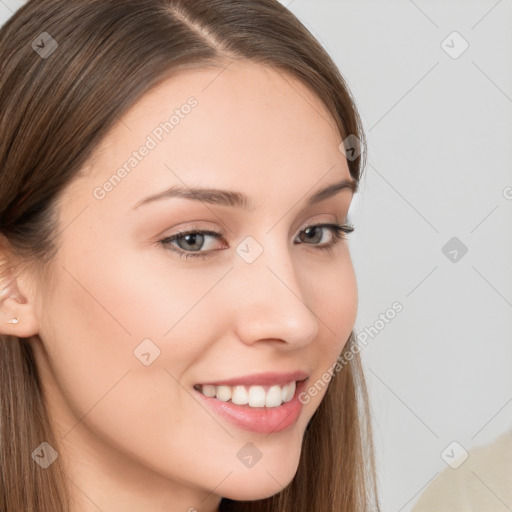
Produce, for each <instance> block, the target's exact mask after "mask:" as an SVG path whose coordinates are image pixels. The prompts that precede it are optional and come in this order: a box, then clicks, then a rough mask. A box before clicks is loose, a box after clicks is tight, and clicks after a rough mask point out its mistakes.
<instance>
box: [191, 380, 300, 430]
mask: <svg viewBox="0 0 512 512" xmlns="http://www.w3.org/2000/svg"><path fill="white" fill-rule="evenodd" d="M306 382H307V380H304V381H301V382H298V383H296V389H295V394H294V395H293V398H292V399H291V400H290V401H289V402H284V403H283V404H281V405H280V406H278V407H250V406H249V405H236V404H234V403H233V402H231V401H228V402H223V401H222V400H217V398H213V397H209V396H206V395H203V393H201V392H200V391H197V389H194V391H195V392H196V393H197V394H198V395H199V396H200V398H201V400H203V401H204V402H205V404H206V405H207V406H208V407H210V408H211V409H212V410H213V411H214V412H216V413H217V414H219V415H221V416H223V417H224V418H226V419H227V420H229V421H230V422H231V423H234V424H235V425H236V426H238V427H240V428H241V429H244V430H249V431H251V432H255V433H256V434H276V433H278V432H282V431H283V430H286V429H289V428H291V427H292V426H293V425H294V424H295V423H296V422H297V420H298V419H299V416H300V413H301V412H302V407H303V404H302V402H300V401H299V394H300V393H301V391H302V390H303V389H304V388H305V386H306Z"/></svg>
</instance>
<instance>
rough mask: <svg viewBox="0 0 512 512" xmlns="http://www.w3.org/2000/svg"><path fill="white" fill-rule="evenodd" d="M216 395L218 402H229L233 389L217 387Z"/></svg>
mask: <svg viewBox="0 0 512 512" xmlns="http://www.w3.org/2000/svg"><path fill="white" fill-rule="evenodd" d="M215 395H216V396H217V400H222V401H223V402H227V401H228V400H229V399H230V398H231V388H230V387H229V386H216V390H215Z"/></svg>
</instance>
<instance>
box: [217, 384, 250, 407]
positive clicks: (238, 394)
mask: <svg viewBox="0 0 512 512" xmlns="http://www.w3.org/2000/svg"><path fill="white" fill-rule="evenodd" d="M213 387H214V388H215V386H213ZM213 396H215V395H213ZM231 401H232V402H233V403H234V404H236V405H245V404H247V403H249V393H247V391H246V389H245V388H244V386H234V387H233V393H232V395H231Z"/></svg>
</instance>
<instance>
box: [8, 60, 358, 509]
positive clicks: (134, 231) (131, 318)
mask: <svg viewBox="0 0 512 512" xmlns="http://www.w3.org/2000/svg"><path fill="white" fill-rule="evenodd" d="M208 84H209V85H208ZM205 87H206V88H205ZM190 96H194V97H195V98H197V100H198V105H197V107H196V108H194V109H193V110H192V112H191V113H190V114H189V115H188V116H186V117H185V118H184V119H182V120H180V124H179V125H178V126H177V127H176V128H175V129H174V130H173V131H172V132H171V133H170V134H168V135H166V136H165V138H164V140H163V141H162V142H161V143H159V144H158V146H157V148H155V149H153V150H152V151H151V152H150V154H149V155H148V156H146V157H145V158H144V159H143V160H142V161H141V162H140V163H139V164H138V165H137V167H136V168H134V169H133V170H132V171H131V172H130V174H129V175H127V176H126V177H125V178H124V179H123V180H122V182H121V183H120V184H118V185H117V186H116V187H115V188H114V190H112V191H111V192H109V193H108V194H107V195H106V197H105V198H104V199H102V200H98V199H96V198H95V197H93V190H94V189H95V188H96V187H98V186H100V187H101V186H102V184H104V183H105V182H106V181H107V180H108V179H109V177H111V176H112V174H113V173H114V172H115V170H116V169H118V168H119V167H120V166H121V165H122V164H123V163H124V162H126V161H127V160H128V158H129V157H130V156H131V154H132V152H133V151H134V150H136V149H138V148H140V146H141V145H142V144H144V141H145V140H146V137H147V136H148V134H150V133H151V132H152V130H153V129H154V128H155V126H158V125H159V123H160V122H162V121H164V120H166V119H168V117H169V115H170V113H172V111H173V110H174V109H175V108H179V106H180V105H182V104H183V103H185V102H186V100H187V98H189V97H190ZM341 140H342V139H341V137H340V134H339V132H338V131H337V130H336V128H335V125H334V119H333V118H332V117H331V116H330V114H329V112H328V111H327V110H326V107H325V106H324V105H323V103H322V102H321V101H320V99H319V98H317V97H316V96H315V95H313V93H312V92H310V91H309V89H307V88H306V86H304V85H303V84H302V83H301V82H299V81H298V80H297V79H295V78H293V77H291V76H289V75H285V76H283V75H282V74H281V73H278V72H276V71H275V70H272V69H271V68H268V67H263V66H261V65H256V64H253V63H248V62H237V63H235V62H232V63H231V64H230V65H229V67H228V68H227V69H226V70H225V71H223V72H222V73H221V74H219V69H202V70H198V69H195V70H186V71H182V72H181V73H180V74H179V75H176V76H174V77H173V78H171V79H169V80H166V81H165V82H163V83H162V84H160V85H159V86H158V87H157V88H155V89H154V90H152V91H150V92H149V93H148V94H146V95H145V96H144V97H143V98H142V99H141V100H140V101H139V102H138V103H137V104H136V105H135V106H134V107H133V108H132V109H131V110H130V111H129V112H128V114H127V115H125V116H124V117H123V118H122V120H121V121H120V122H119V123H118V124H117V125H116V126H115V127H114V129H113V130H112V131H111V132H110V133H109V135H108V136H107V137H106V138H105V139H104V140H103V141H102V144H101V146H100V147H98V149H97V151H96V152H95V153H94V155H93V157H92V158H91V159H90V161H89V163H88V165H87V166H86V167H84V169H83V172H82V175H81V176H79V177H77V178H76V179H75V180H74V181H73V182H72V184H70V185H69V186H68V188H67V189H66V190H65V193H64V194H63V195H62V197H61V198H60V201H59V230H63V231H62V232H61V234H60V239H59V240H60V246H59V251H58V254H57V256H56V259H55V260H54V261H53V279H52V281H51V286H48V287H46V288H44V289H42V288H41V287H40V286H37V285H36V283H37V282H38V281H37V279H35V277H36V276H34V275H30V273H28V272H24V273H22V274H20V275H19V276H18V277H17V279H16V281H15V286H14V287H13V291H12V293H11V295H10V296H9V297H8V298H7V299H6V300H4V302H3V304H2V310H1V312H2V323H1V325H2V332H4V333H8V334H15V335H19V336H24V337H29V336H32V340H31V341H32V343H33V347H34V351H35V356H36V362H37V365H38V368H39V369H40V372H41V376H42V382H43V389H44V393H45V395H46V398H47V402H48V408H49V411H50V416H51V419H52V422H53V424H54V428H55V430H56V433H57V439H58V440H59V441H60V443H61V446H60V451H59V456H60V457H61V458H62V459H61V460H62V461H64V462H65V463H66V465H67V467H68V471H69V476H70V479H71V481H72V482H73V484H74V485H72V486H71V490H72V492H73V495H74V500H75V507H74V510H75V511H80V512H82V511H87V512H89V511H91V512H92V511H95V512H97V511H98V509H100V510H102V511H109V512H114V511H115V512H118V511H119V512H120V511H123V512H130V511H140V510H152V511H164V510H165V511H168V510H173V511H183V512H186V511H190V512H192V511H193V510H197V511H199V512H213V511H216V510H218V506H219V503H220V500H221V497H222V496H227V497H230V498H232V499H239V500H248V499H261V498H265V497H267V496H271V495H273V494H275V493H278V492H279V491H280V490H282V489H283V488H284V487H285V486H286V485H288V483H289V482H290V481H291V480H292V478H293V477H294V475H295V473H296V470H297V465H298V461H299V456H300V452H301V442H302V439H303V435H304V431H305V428H306V426H307V424H308V422H309V420H310V419H311V417H312V415H313V413H314V412H315V410H316V409H317V408H318V406H319V404H320V402H321V400H322V398H323V396H324V394H325V389H326V388H325V387H322V388H321V389H322V390H321V392H320V393H318V395H316V396H315V397H311V400H310V402H309V403H308V404H306V405H305V406H304V409H303V412H302V414H301V416H300V418H299V420H298V422H297V423H296V424H295V425H293V426H292V427H291V428H289V429H287V430H285V431H283V432H280V433H273V434H271V435H268V436H267V435H259V434H255V433H252V432H248V431H245V430H242V429H240V428H238V427H236V426H235V425H233V424H232V423H230V422H228V421H227V420H225V419H223V418H222V417H219V416H216V415H215V414H214V413H210V412H209V411H207V410H206V409H205V408H204V407H203V405H202V404H200V403H199V402H198V400H197V398H196V397H195V396H194V393H193V386H194V384H196V383H200V382H207V381H214V380H220V379H227V378H232V377H238V376H243V375H247V374H253V373H259V372H264V371H278V372H286V371H294V370H297V369H303V370H306V371H307V372H308V373H309V374H310V382H311V383H314V382H316V381H317V380H319V379H321V376H322V374H323V373H324V372H325V371H326V370H327V368H329V367H330V366H331V365H333V364H334V363H335V361H336V358H337V356H338V354H339V353H340V352H341V351H342V349H343V346H344V344H345V342H346V340H347V338H348V336H349V334H350V332H351V330H352V329H353V327H354V323H355V319H356V314H357V287H356V279H355V274H354V269H353V266H352V262H351V258H350V253H349V247H348V241H347V240H345V241H343V240H341V241H339V243H338V244H337V245H335V246H334V248H333V250H332V252H331V253H328V252H324V251H322V250H320V249H319V248H318V247H319V246H320V245H326V244H327V243H328V242H329V241H330V240H331V239H332V237H333V236H334V234H333V232H332V231H331V230H330V229H329V228H323V230H321V232H323V236H322V238H321V240H320V241H318V240H319V239H320V238H317V239H313V240H312V241H311V242H308V241H307V238H304V239H303V240H306V241H303V242H302V243H295V244H294V240H298V236H299V233H300V232H301V231H302V230H304V229H305V228H306V227H308V226H310V225H313V224H315V223H316V224H318V223H322V222H327V223H332V222H338V223H340V224H343V223H344V222H345V221H346V216H347V213H348V209H349V206H350V202H351V199H352V192H351V191H350V190H348V189H346V190H343V191H341V192H339V193H338V194H336V195H335V196H333V197H331V198H328V199H326V200H324V201H322V202H319V203H318V204H316V205H314V206H312V207H308V206H307V205H306V200H307V198H309V197H310V196H311V195H313V193H314V192H315V191H317V190H319V189H321V188H324V187H325V186H327V185H329V184H331V183H336V182H338V181H341V179H343V178H350V173H349V169H348V165H347V161H346V159H345V157H344V155H343V153H341V152H340V151H339V149H338V146H339V144H340V142H341ZM184 183H185V184H186V185H188V186H193V185H196V186H199V185H201V186H209V187H212V188H222V189H229V190H235V191H239V192H242V193H244V194H246V195H247V196H249V198H250V199H251V201H253V202H254V204H255V209H254V211H252V212H249V211H244V210H242V209H238V208H232V207H226V206H218V205H206V204H204V203H202V202H199V201H193V200H187V199H183V198H173V199H166V200H161V201H156V202H152V203H149V204H147V205H144V206H141V207H139V208H137V209H135V210H133V207H134V205H135V204H136V203H137V202H138V201H140V200H142V199H143V198H145V197H147V196H149V195H152V194H155V193H157V192H160V191H162V190H165V189H166V188H168V187H169V186H171V185H173V184H181V185H183V184H184ZM191 227H193V228H199V229H207V230H213V231H221V230H222V231H225V233H226V234H225V236H224V237H220V238H218V239H215V238H213V237H206V238H205V239H204V244H203V246H202V247H201V250H204V251H210V252H211V255H210V257H209V258H206V259H199V258H198V259H197V260H194V259H192V258H190V259H186V258H180V257H179V256H178V255H177V254H176V253H174V252H172V250H171V249H170V248H169V247H166V246H164V245H162V244H161V243H160V242H159V240H161V239H163V238H165V237H168V236H171V235H173V234H175V233H176V232H177V231H178V228H191ZM270 228H272V229H271V230H270ZM269 230H270V231H269ZM247 236H251V237H253V238H254V239H255V240H256V241H257V242H258V243H259V244H260V245H261V246H262V248H263V252H262V254H261V255H260V256H259V257H258V258H257V259H256V260H255V261H254V262H252V263H247V262H246V261H244V260H243V259H242V258H241V257H240V256H238V254H237V253H236V247H237V246H238V245H239V244H240V243H241V242H242V241H243V240H244V239H245V238H246V237H247ZM299 241H300V240H299ZM196 243H197V245H198V246H200V245H201V242H200V241H199V242H196ZM315 244H316V245H315ZM173 247H174V248H176V249H178V246H177V245H176V243H175V244H174V245H173ZM184 247H185V249H183V248H184ZM187 247H190V246H187V245H186V243H185V241H184V240H183V239H182V240H181V248H182V250H186V249H187ZM189 252H191V250H190V249H189ZM13 316H18V317H19V318H20V322H19V324H17V325H11V324H6V320H7V319H9V318H12V317H13ZM146 338H150V339H151V340H152V341H153V343H155V345H157V346H158V347H159V349H160V351H161V354H160V357H158V358H157V359H156V360H154V362H153V363H152V364H150V365H149V366H145V365H143V364H142V363H141V362H140V361H139V360H138V359H137V358H136V357H135V356H134V353H133V351H134V349H135V348H136V347H137V346H138V345H139V344H140V343H141V341H142V340H143V339H146ZM248 442H252V443H253V444H254V445H255V446H256V447H257V448H258V449H259V451H260V452H261V453H262V458H261V459H260V460H259V462H258V463H257V464H255V465H254V466H253V467H251V468H247V467H246V466H244V465H243V464H242V463H241V462H240V461H239V459H238V458H237V456H236V455H237V452H238V451H239V450H240V449H241V448H242V447H243V446H244V445H245V444H246V443H248Z"/></svg>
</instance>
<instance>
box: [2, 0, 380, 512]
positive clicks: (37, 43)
mask: <svg viewBox="0 0 512 512" xmlns="http://www.w3.org/2000/svg"><path fill="white" fill-rule="evenodd" d="M57 45H58V46H57ZM236 59H245V60H251V61H254V62H260V63H264V64H266V65H269V66H272V67H273V68H274V69H276V70H278V71H279V72H281V73H288V74H289V75H291V76H294V77H296V78H298V79H300V80H301V81H302V82H303V83H304V84H306V85H307V86H308V87H309V88H310V89H311V90H312V91H313V92H314V93H315V94H316V95H317V96H318V97H319V98H320V99H321V100H322V101H323V102H324V104H325V105H326V107H327V108H328V110H329V112H330V113H331V114H332V117H333V119H334V120H335V122H336V125H337V127H338V129H339V132H340V135H341V137H342V140H344V139H345V138H346V137H347V136H349V135H353V136H355V137H354V139H353V142H354V144H356V150H360V151H361V154H360V155H359V156H357V158H350V159H348V165H349V169H350V173H351V175H352V177H353V178H354V179H355V180H356V181H357V182H359V180H360V177H361V172H362V169H363V168H364V165H363V160H364V157H365V144H364V140H365V139H364V133H363V130H362V126H361V121H360V118H359V116H358V113H357V110H356V107H355V104H354V101H353V98H352V95H351V93H350V92H349V90H348V87H347V85H346V83H345V81H344V79H343V78H342V76H341V75H340V73H339V70H338V69H337V67H336V66H335V64H334V63H333V61H332V60H331V58H330V57H329V56H328V54H327V53H326V52H325V51H324V49H323V48H322V47H321V45H320V44H319V43H318V42H317V41H316V39H315V38H314V37H313V36H312V35H311V34H310V32H309V31H308V30H307V29H306V28H305V27H304V26H303V25H302V24H301V23H300V22H299V20H298V19H297V18H296V17H295V16H294V15H293V14H292V13H291V12H290V11H288V10H287V9H286V8H285V7H283V6H282V5H281V4H280V3H279V2H278V1H277V0H194V1H191V0H30V1H28V2H27V3H26V4H25V5H24V6H22V7H21V8H20V9H19V10H18V11H17V12H16V13H15V14H14V16H12V17H11V18H10V19H9V20H8V21H7V22H6V23H5V25H4V26H3V27H2V28H1V29H0V69H1V71H0V106H1V117H0V238H1V239H3V240H5V241H6V242H7V243H8V247H9V250H12V253H13V254H16V255H17V256H19V257H21V258H23V259H24V260H25V261H27V262H28V263H30V264H31V265H34V266H37V269H38V270H40V272H39V273H38V275H41V276H44V275H48V273H49V271H50V264H51V262H52V256H54V255H55V252H56V251H57V248H58V233H57V230H56V225H57V223H56V212H57V205H58V201H57V200H58V198H59V195H60V194H61V193H62V192H63V191H64V190H65V188H66V186H67V185H68V184H69V183H70V182H71V181H72V179H73V178H74V177H75V176H76V175H77V174H78V173H79V172H80V171H81V169H83V167H84V165H85V163H86V162H87V161H88V158H89V157H90V156H91V154H92V152H93V151H94V149H95V147H96V146H97V145H98V143H99V142H100V141H101V140H102V138H103V137H104V136H106V134H107V133H108V132H109V130H110V129H111V128H112V127H113V125H114V123H116V122H117V121H118V120H119V119H120V118H121V116H122V115H123V113H125V112H126V111H127V110H128V109H129V108H130V107H132V106H133V105H134V104H135V102H136V101H137V100H139V99H140V98H141V97H142V96H143V95H144V94H145V93H147V92H148V91H149V90H150V89H151V88H152V87H154V86H156V85H158V84H159V83H160V82H162V81H163V80H165V79H167V78H169V77H170V76H172V75H173V74H174V73H179V70H180V69H182V68H185V67H194V68H201V67H206V66H212V67H213V66H217V67H219V69H220V66H223V65H225V63H226V62H229V61H230V60H236ZM358 144H360V146H359V147H357V145H358ZM358 153H359V151H358ZM6 247H7V246H6ZM0 248H1V246H0ZM2 254H3V255H4V256H5V254H7V253H6V252H3V253H1V252H0V289H1V288H2V287H4V286H6V285H7V284H8V283H6V282H5V280H6V279H7V277H6V276H8V275H9V272H10V270H11V269H10V268H9V264H8V260H7V259H6V258H5V257H1V255H2ZM45 272H46V273H45ZM31 339H32V338H18V337H15V336H7V335H1V336H0V358H1V359H0V510H1V511H2V512H14V511H21V510H23V511H26V510H30V511H34V512H55V511H68V510H70V508H69V507H70V503H71V502H70V486H71V482H70V481H69V480H68V479H67V476H66V471H65V467H64V465H63V461H62V458H58V459H57V460H56V461H55V462H54V463H53V464H52V465H51V466H50V467H49V468H48V469H42V468H41V467H40V466H39V465H38V464H35V463H34V461H33V460H32V457H31V453H32V452H33V451H34V449H35V448H36V447H37V446H39V445H40V444H41V443H42V442H43V441H46V442H48V443H49V444H50V445H51V446H52V447H54V448H56V449H57V451H58V445H59V443H58V440H57V439H55V435H54V433H53V432H52V429H51V426H50V425H51V423H50V420H49V417H48V413H47V410H46V407H45V399H44V396H43V393H42V391H41V389H42V388H41V386H40V380H39V379H40V377H39V375H38V368H37V366H36V364H35V360H34V357H33V353H32V349H31ZM355 343H356V337H355V335H354V333H352V334H351V336H350V338H349V340H348V343H347V346H346V347H345V350H348V349H350V347H352V346H354V344H355ZM221 510H223V511H227V510H237V511H268V512H328V511H345V512H362V511H366V510H379V506H378V499H377V492H376V478H375V466H374V456H373V443H372V435H371V421H370V415H369V404H368V397H367V391H366V387H365V382H364V378H363V373H362V369H361V362H360V359H359V355H358V353H356V354H355V356H354V357H353V359H352V360H351V362H350V364H347V365H345V366H344V367H343V369H342V370H341V371H339V372H338V373H337V374H336V375H335V376H334V377H333V379H332V380H331V382H330V384H329V386H328V389H327V392H326V395H325V397H324V399H323V401H322V402H321V404H320V406H319V408H318V409H317V411H316V412H315V414H314V415H313V417H312V419H311V421H310V423H309V424H308V427H307V429H306V433H305V436H304V441H303V448H302V452H301V458H300V462H299V467H298V471H297V473H296V475H295V477H294V479H293V480H292V482H291V483H290V484H289V485H288V486H287V487H286V488H285V489H283V490H282V491H281V492H280V493H278V494H276V495H275V496H272V497H270V498H266V499H263V500H258V501H244V502H236V501H232V500H229V499H223V500H222V503H221Z"/></svg>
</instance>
